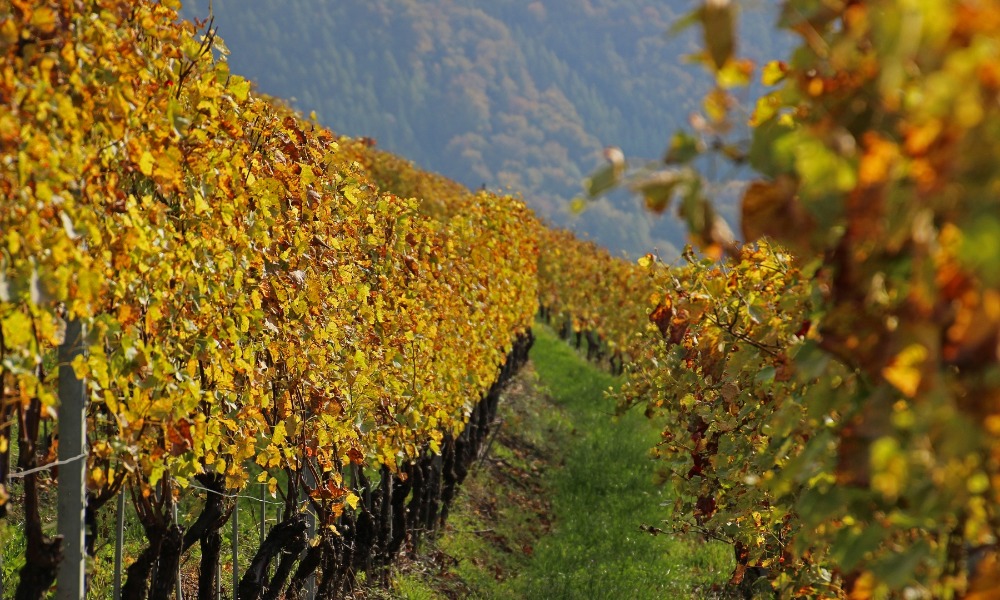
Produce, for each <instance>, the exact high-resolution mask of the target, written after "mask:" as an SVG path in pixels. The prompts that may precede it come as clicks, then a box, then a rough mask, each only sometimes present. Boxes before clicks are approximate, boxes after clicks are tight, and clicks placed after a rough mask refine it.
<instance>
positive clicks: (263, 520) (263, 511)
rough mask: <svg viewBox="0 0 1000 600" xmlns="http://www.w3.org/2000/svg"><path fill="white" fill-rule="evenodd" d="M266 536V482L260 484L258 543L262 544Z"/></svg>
mask: <svg viewBox="0 0 1000 600" xmlns="http://www.w3.org/2000/svg"><path fill="white" fill-rule="evenodd" d="M265 537H267V484H266V483H262V484H261V485H260V545H261V546H263V545H264V538H265Z"/></svg>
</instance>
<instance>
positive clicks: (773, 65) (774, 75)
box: [760, 60, 788, 85]
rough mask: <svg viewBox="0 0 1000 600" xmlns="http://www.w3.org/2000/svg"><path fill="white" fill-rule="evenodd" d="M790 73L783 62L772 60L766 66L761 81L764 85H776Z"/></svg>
mask: <svg viewBox="0 0 1000 600" xmlns="http://www.w3.org/2000/svg"><path fill="white" fill-rule="evenodd" d="M786 73H788V65H787V64H786V63H785V61H782V60H772V61H769V62H768V63H767V64H766V65H764V69H763V70H762V71H761V74H760V81H761V83H763V84H764V85H774V84H776V83H778V82H780V81H781V80H782V79H784V78H785V74H786Z"/></svg>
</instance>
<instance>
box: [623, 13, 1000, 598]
mask: <svg viewBox="0 0 1000 600" xmlns="http://www.w3.org/2000/svg"><path fill="white" fill-rule="evenodd" d="M737 8H738V7H737V4H736V3H732V2H727V1H725V0H723V1H717V0H712V1H706V2H705V3H704V5H703V6H702V7H701V8H699V9H698V10H696V11H695V12H694V13H693V14H692V15H691V16H690V17H689V19H688V20H687V22H688V23H689V24H696V25H699V26H700V27H701V28H702V29H703V31H704V33H705V36H704V40H705V51H704V52H703V53H702V54H701V55H699V56H697V57H695V58H696V59H697V60H700V61H702V62H703V63H704V64H705V66H706V68H708V69H709V70H710V71H711V72H712V73H714V74H715V77H716V81H717V86H716V89H715V90H714V91H713V92H712V93H711V94H709V95H708V97H707V98H706V99H705V103H704V111H703V114H702V115H700V116H698V117H697V118H696V119H694V120H693V122H694V123H695V124H696V125H697V128H696V130H695V131H694V132H691V133H679V134H677V135H676V136H675V137H674V138H673V140H672V142H671V146H670V150H669V151H668V153H667V156H666V161H665V163H666V164H661V165H660V166H659V167H658V169H659V171H658V172H653V173H651V174H650V173H644V174H642V176H641V177H635V176H633V177H632V179H631V181H630V183H631V185H632V186H633V187H634V188H635V189H636V190H637V191H639V192H641V193H643V195H645V196H646V200H647V203H649V204H650V205H651V208H655V209H656V210H660V211H662V210H665V209H666V207H667V206H669V204H670V203H671V202H672V201H673V199H674V198H675V197H676V198H679V202H680V206H679V211H680V213H681V216H683V217H684V218H686V220H687V222H688V225H689V228H690V230H691V234H692V241H693V242H694V243H696V244H697V245H700V246H701V247H702V248H704V249H705V250H706V251H707V252H708V253H709V254H710V255H712V256H714V257H716V258H719V257H722V254H723V253H725V254H727V255H728V256H727V257H726V258H725V259H724V260H723V261H722V262H721V263H719V264H715V263H712V262H709V263H699V262H698V261H691V263H692V264H690V265H689V266H685V267H683V268H681V269H670V270H667V269H660V270H662V271H663V273H661V274H659V275H658V276H657V277H658V280H657V281H658V282H659V283H658V284H657V285H658V288H659V290H660V291H661V292H662V295H661V297H659V298H657V299H654V300H653V301H652V302H650V303H649V304H647V307H648V308H647V310H648V311H649V313H650V318H651V319H652V321H653V323H651V325H650V327H649V328H648V329H647V331H646V335H647V336H649V335H652V336H654V337H655V336H660V337H661V342H660V345H659V347H657V349H656V350H655V353H654V354H653V355H652V360H650V361H643V360H640V361H638V362H637V363H636V365H635V368H634V370H633V373H632V375H631V377H630V383H629V385H628V386H627V387H626V392H625V395H624V400H625V402H626V404H634V403H639V404H645V405H648V406H651V407H652V411H651V412H653V413H654V414H661V415H663V416H664V417H665V418H666V428H665V430H664V441H663V443H662V444H661V445H660V446H659V447H658V448H657V453H658V454H659V455H660V456H661V457H662V458H663V460H664V465H665V467H664V470H665V476H666V478H667V479H669V480H670V481H672V482H673V483H674V484H675V485H676V486H678V489H679V490H680V491H681V500H680V501H679V502H678V505H677V506H676V507H675V508H676V512H675V513H674V514H675V518H678V519H679V521H680V528H681V529H685V530H698V531H701V532H702V533H704V534H706V535H710V536H713V537H718V538H720V539H726V540H729V541H730V542H732V543H733V544H734V548H735V553H736V556H737V560H738V562H739V564H740V567H739V568H738V569H737V573H735V574H734V580H739V579H741V578H742V577H743V576H744V574H745V573H747V572H749V571H748V570H747V569H749V568H751V567H758V570H755V571H753V572H754V573H756V574H764V575H766V581H767V584H766V585H765V587H766V588H769V589H770V588H773V589H775V590H777V591H779V592H780V594H781V596H782V597H793V596H805V597H814V596H834V597H837V596H839V597H844V596H850V597H852V598H866V597H872V596H874V597H886V596H888V595H893V596H896V595H899V596H901V597H955V596H965V597H976V598H986V597H994V596H995V595H996V593H997V589H998V583H997V582H998V581H1000V570H998V568H997V565H998V564H1000V563H998V560H997V555H998V551H997V536H998V530H1000V523H998V521H997V507H998V506H1000V495H998V491H997V489H998V485H1000V442H998V439H1000V437H998V435H1000V428H998V427H997V423H998V422H1000V413H998V404H997V399H998V398H1000V384H998V378H997V375H998V367H997V365H998V348H1000V334H998V332H1000V311H998V306H1000V304H998V301H997V299H998V298H1000V279H998V278H997V275H996V273H997V272H998V266H1000V262H998V259H1000V253H998V252H997V245H996V239H997V236H998V234H1000V228H998V224H1000V221H998V217H997V215H998V214H1000V213H998V205H997V202H996V200H995V198H996V190H997V186H998V179H997V171H996V168H995V165H996V164H997V157H998V154H1000V142H998V139H1000V138H998V136H997V133H998V124H1000V112H998V110H1000V104H998V93H1000V86H998V83H997V81H998V80H997V77H996V72H997V66H996V65H997V64H998V61H997V58H998V47H997V44H996V40H997V39H998V34H1000V30H998V25H1000V7H998V6H997V5H996V4H995V3H992V2H973V1H960V0H937V1H932V2H923V3H918V4H912V3H905V2H897V1H890V0H884V1H876V2H851V1H844V2H822V3H817V2H808V1H798V0H787V1H785V2H783V3H782V10H781V15H782V16H781V21H780V26H781V27H783V28H785V29H786V30H788V31H789V32H791V33H792V34H794V35H795V36H797V39H798V45H797V47H796V48H795V50H794V51H793V52H792V54H791V56H790V57H786V58H785V60H781V61H778V60H776V61H774V62H772V63H769V64H767V65H765V66H763V68H762V69H761V70H760V76H761V80H762V83H763V84H764V85H765V86H768V88H769V89H768V90H767V93H766V94H764V95H763V96H762V97H761V98H760V99H759V101H757V103H756V106H755V108H754V110H753V113H752V115H751V116H750V119H749V123H747V122H745V121H741V119H740V117H739V116H738V115H739V112H738V111H737V110H736V108H737V107H738V102H737V99H736V95H735V93H734V91H733V90H734V89H736V88H740V87H743V86H746V85H747V84H748V83H749V78H750V75H751V73H752V72H753V65H752V64H750V63H749V61H746V60H742V59H740V58H739V57H738V44H737V39H736V35H735V25H734V23H736V22H737V19H738V16H737ZM776 58H778V57H776ZM746 125H749V131H750V133H749V137H748V139H744V138H743V137H742V136H743V132H744V129H743V128H744V127H745V126H746ZM709 152H711V153H714V154H716V155H717V160H725V161H736V162H739V163H749V164H750V165H751V166H752V167H753V168H754V170H755V171H756V179H755V180H754V181H752V182H750V183H749V185H747V187H746V189H745V192H744V194H743V198H742V202H741V206H740V213H741V231H742V236H739V235H736V234H732V233H730V232H729V231H728V228H726V227H723V226H720V225H719V219H718V216H717V213H716V211H715V210H714V208H713V207H712V203H711V199H710V198H708V197H707V195H706V192H705V190H706V189H709V186H707V185H706V184H705V181H704V180H703V179H702V176H701V175H700V174H699V173H698V170H697V169H696V167H697V165H698V163H697V162H694V159H695V158H696V157H697V156H699V155H701V154H706V153H709ZM627 178H628V175H626V179H627ZM664 181H668V182H669V183H670V186H669V187H666V188H665V187H664V186H662V185H656V182H664ZM736 237H742V238H743V240H744V241H745V242H750V243H751V245H750V246H747V247H744V248H743V249H742V250H741V249H738V248H737V247H736V245H735V244H734V243H733V241H734V238H736ZM657 268H658V267H657ZM658 269H659V268H658ZM640 358H641V357H640ZM761 569H763V570H761Z"/></svg>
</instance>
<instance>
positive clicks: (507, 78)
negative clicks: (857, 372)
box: [185, 0, 779, 255]
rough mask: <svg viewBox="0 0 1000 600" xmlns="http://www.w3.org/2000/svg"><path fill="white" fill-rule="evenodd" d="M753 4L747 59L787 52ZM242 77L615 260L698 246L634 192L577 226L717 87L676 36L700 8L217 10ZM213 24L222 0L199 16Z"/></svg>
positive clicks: (412, 4)
mask: <svg viewBox="0 0 1000 600" xmlns="http://www.w3.org/2000/svg"><path fill="white" fill-rule="evenodd" d="M764 6H765V3H758V2H749V3H745V5H744V13H745V14H744V16H745V18H744V21H745V24H744V33H743V36H742V38H741V42H744V43H743V46H749V47H750V48H744V49H745V50H746V51H747V53H748V54H749V55H751V56H757V55H760V56H772V55H775V53H776V52H775V49H774V48H772V47H771V46H772V45H773V44H775V43H776V42H775V40H777V39H779V38H776V37H775V35H774V34H773V33H772V32H771V23H772V21H773V15H770V14H768V12H767V11H766V10H765V9H764ZM212 8H213V10H214V16H215V21H216V24H217V25H218V26H219V31H220V34H221V35H222V37H223V38H224V39H225V40H226V44H227V45H228V47H229V49H230V50H232V56H231V58H230V61H231V64H232V67H233V70H234V72H237V73H241V74H243V75H246V76H247V77H249V78H250V79H252V80H254V81H255V82H257V84H258V85H259V86H260V89H261V90H262V91H264V92H266V93H270V94H274V95H276V96H280V97H283V98H293V99H294V100H292V104H293V105H294V106H295V107H296V108H298V109H301V110H302V111H304V112H305V113H309V112H310V111H315V112H316V113H317V116H318V117H319V119H320V121H321V122H322V123H323V124H324V125H327V126H329V127H332V128H333V129H335V130H337V131H339V132H342V133H344V134H348V135H354V136H370V137H373V138H376V139H377V141H378V144H379V146H380V147H383V148H386V149H388V150H391V151H394V152H398V153H400V154H402V155H404V156H407V157H410V158H411V159H413V160H415V161H417V162H418V163H420V164H421V165H423V166H425V167H427V168H429V169H431V170H435V171H439V172H441V173H444V174H446V175H448V176H449V177H452V178H454V179H456V180H458V181H460V182H462V183H464V184H466V185H468V186H470V187H472V188H477V187H480V186H481V185H486V186H487V187H489V188H491V189H492V188H504V189H509V190H511V191H514V192H520V193H522V194H523V195H524V197H525V199H526V201H527V202H528V203H529V205H531V206H532V208H534V209H535V210H536V211H538V212H539V214H540V215H542V216H543V217H544V218H546V219H548V220H549V221H551V222H554V223H556V224H558V225H562V226H570V227H572V228H574V229H576V230H577V231H579V232H582V233H583V234H584V235H589V236H590V237H593V238H595V239H596V240H597V241H599V242H600V243H602V244H603V245H605V246H607V247H609V248H611V249H612V250H613V251H619V250H627V251H629V252H632V253H636V254H639V253H642V252H646V251H648V250H649V249H651V248H652V247H654V246H656V247H658V248H659V249H660V250H661V252H662V253H663V254H666V255H670V254H672V248H673V247H677V246H680V245H681V244H683V241H684V237H683V233H682V231H681V228H680V227H679V226H678V225H677V223H676V222H675V221H674V220H673V219H670V218H657V217H654V216H651V215H649V214H647V213H644V212H643V211H642V210H641V209H640V208H639V207H638V205H637V204H636V203H635V202H634V201H633V200H632V199H631V198H628V197H625V196H624V195H621V196H618V197H613V198H611V199H609V200H601V201H600V202H597V203H594V204H592V205H590V207H589V208H588V210H587V211H586V212H585V213H584V214H583V215H581V216H580V217H579V218H578V221H576V222H575V223H574V217H573V216H572V215H571V214H570V211H569V210H568V202H567V201H568V200H569V199H570V198H572V197H573V196H575V195H578V194H579V193H580V189H581V181H582V180H583V179H584V178H585V177H586V176H587V174H588V173H589V172H590V171H591V170H592V169H594V167H596V166H598V165H599V164H600V163H601V162H602V160H603V159H602V158H601V150H602V148H603V147H604V146H607V145H618V146H621V147H622V149H623V150H624V151H625V154H626V155H627V156H630V157H645V158H651V159H655V158H657V157H658V156H660V154H661V152H662V147H663V140H664V139H666V138H667V137H669V134H670V133H671V132H672V131H674V130H675V129H677V128H678V127H680V126H681V125H683V124H684V123H685V122H686V121H687V119H688V116H689V115H690V114H691V113H692V112H694V111H696V110H698V108H699V106H700V103H701V99H702V97H703V96H704V93H705V92H706V91H707V90H708V89H709V87H710V85H711V81H710V78H709V77H707V76H706V75H705V74H704V73H703V72H702V71H701V70H700V69H699V68H698V67H696V66H694V65H691V64H688V63H686V62H685V61H683V60H682V57H683V56H684V55H687V54H690V53H694V52H697V51H699V49H700V47H701V46H700V42H701V40H700V37H699V36H698V35H697V32H695V31H691V32H686V33H685V34H683V35H678V36H674V37H668V36H667V35H666V32H667V31H668V30H669V29H670V27H671V26H672V25H673V24H674V23H676V22H677V20H678V19H680V18H682V17H683V16H684V15H685V14H687V13H688V12H689V11H690V10H691V9H692V8H693V5H692V3H691V2H690V1H688V0H670V1H667V2H662V1H653V0H639V1H629V2H623V1H621V0H557V1H550V2H544V3H543V2H522V1H515V0H498V1H496V2H490V3H482V2H474V1H473V0H344V1H338V2H334V3H324V2H318V1H317V0H289V1H287V2H281V3H276V2H264V1H260V0H250V1H241V2H237V1H235V0H215V1H214V2H213V6H212ZM185 11H186V14H187V15H188V16H192V17H206V16H207V15H208V14H209V9H208V2H207V0H200V1H198V2H190V3H188V4H187V5H186V6H185Z"/></svg>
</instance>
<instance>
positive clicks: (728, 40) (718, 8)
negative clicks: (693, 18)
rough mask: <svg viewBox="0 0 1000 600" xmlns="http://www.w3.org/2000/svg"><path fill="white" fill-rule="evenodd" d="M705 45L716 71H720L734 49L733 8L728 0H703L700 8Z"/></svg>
mask: <svg viewBox="0 0 1000 600" xmlns="http://www.w3.org/2000/svg"><path fill="white" fill-rule="evenodd" d="M700 13H701V24H702V28H703V29H704V33H705V47H706V48H707V49H708V54H709V56H710V57H711V58H712V64H713V65H714V66H715V69H716V71H721V70H722V68H723V67H724V66H725V65H726V63H727V62H728V61H729V59H730V58H731V57H732V56H733V52H734V51H735V49H736V33H735V28H734V24H733V21H734V17H735V15H734V14H733V13H734V9H733V5H732V2H730V1H729V0H705V4H704V5H703V6H702V8H701V11H700Z"/></svg>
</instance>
